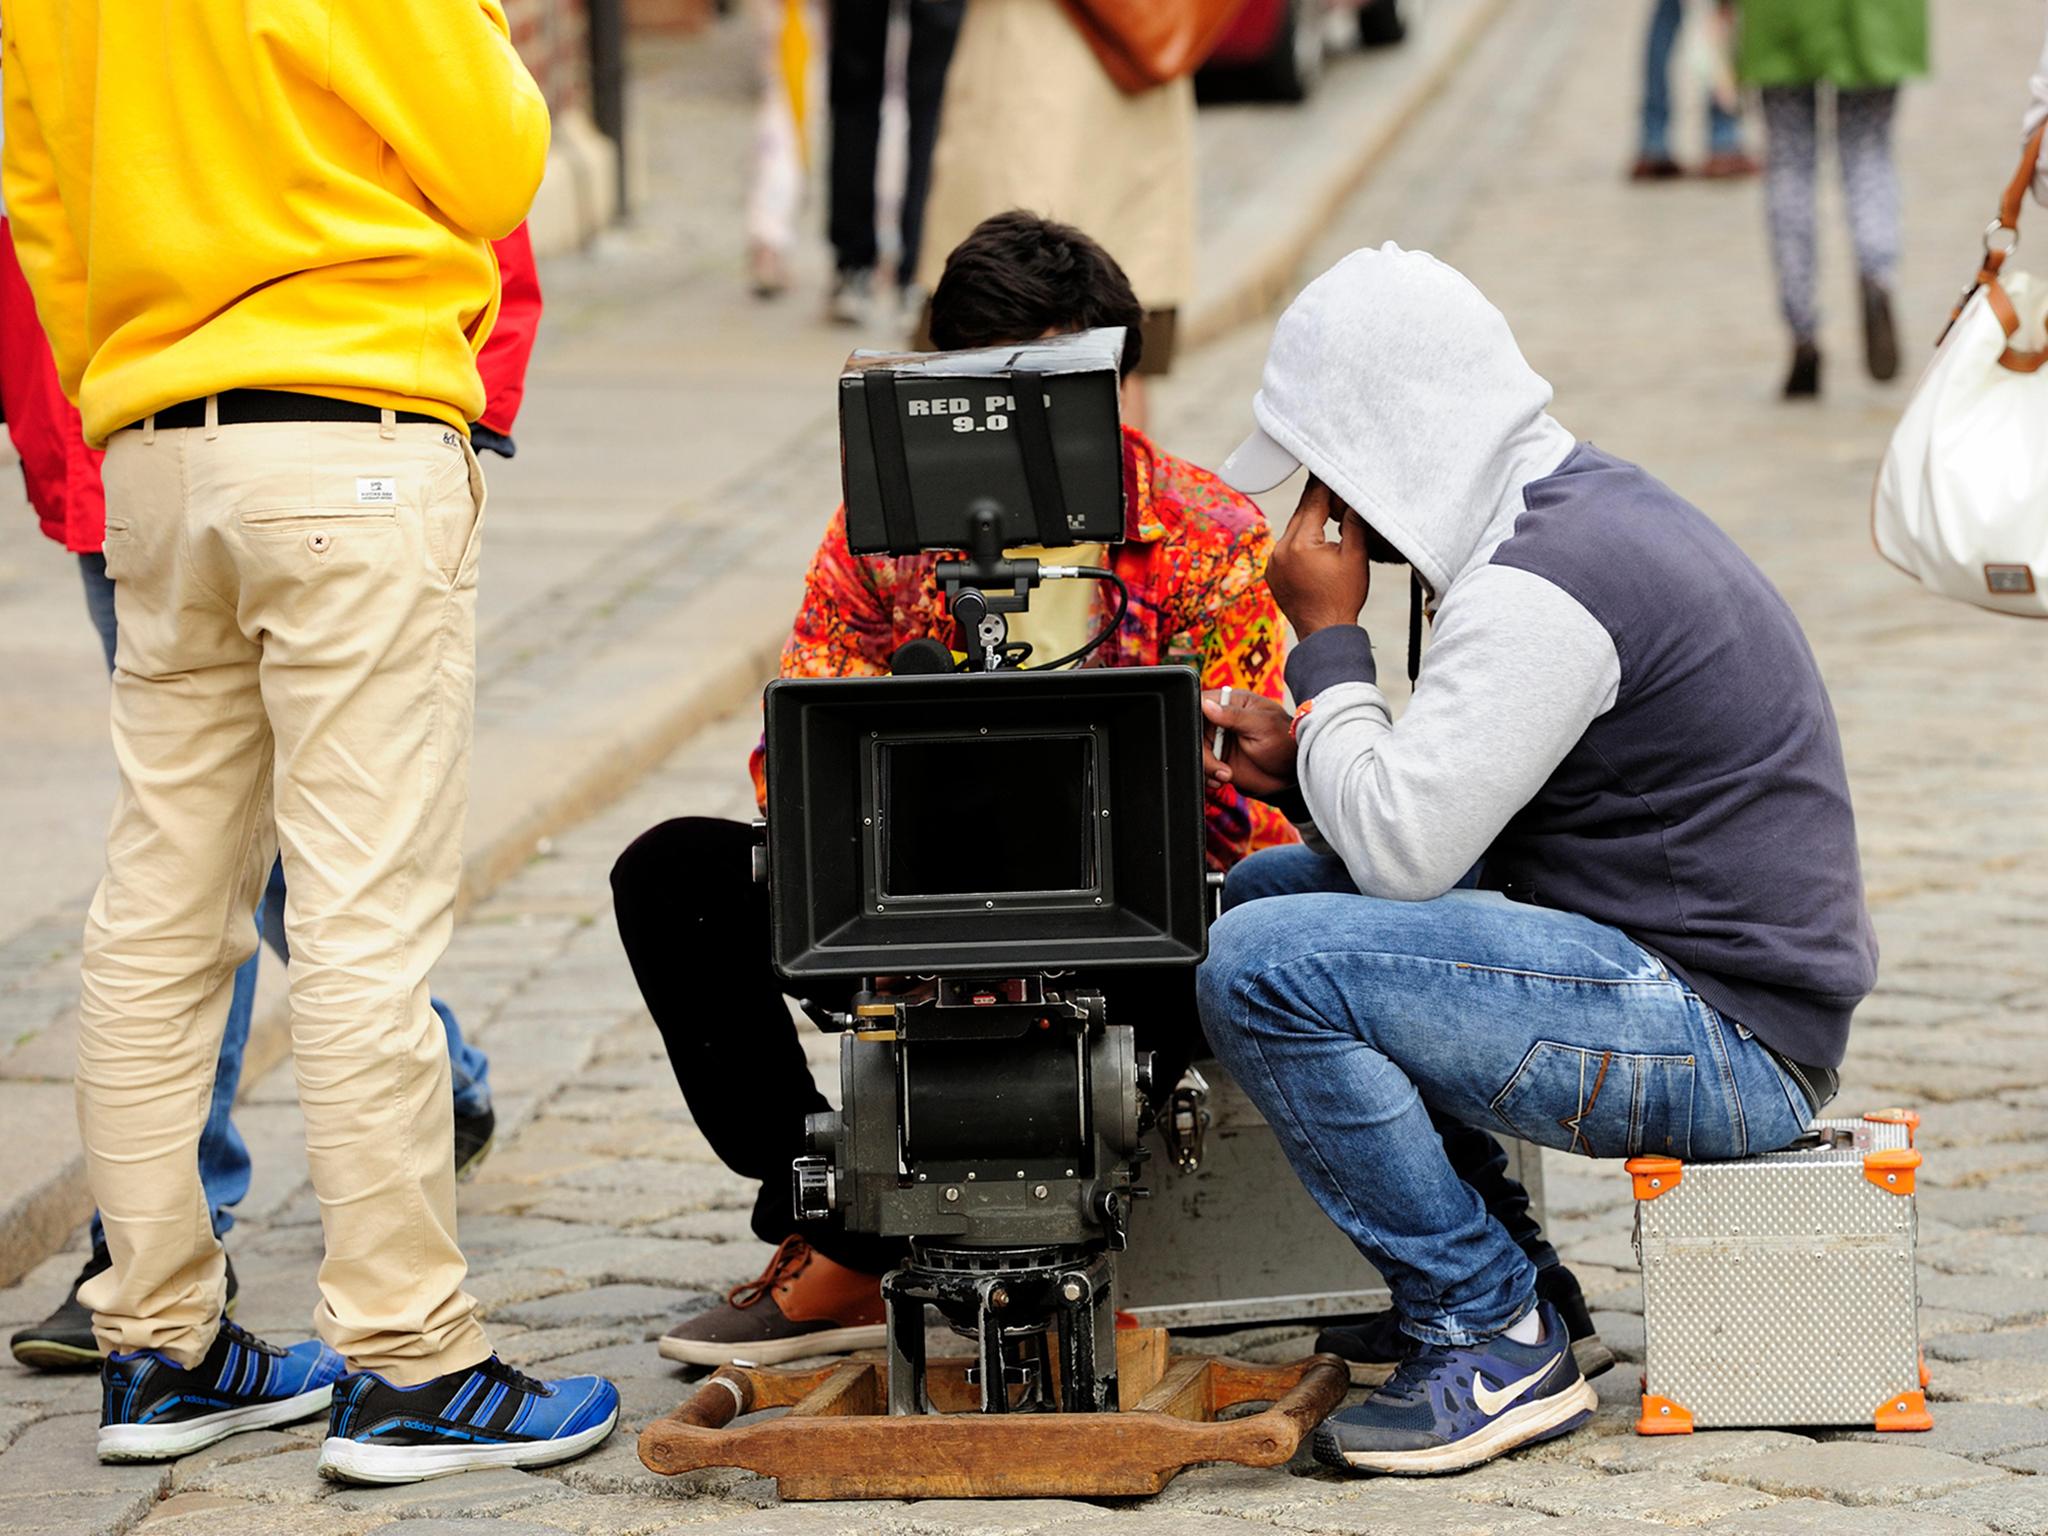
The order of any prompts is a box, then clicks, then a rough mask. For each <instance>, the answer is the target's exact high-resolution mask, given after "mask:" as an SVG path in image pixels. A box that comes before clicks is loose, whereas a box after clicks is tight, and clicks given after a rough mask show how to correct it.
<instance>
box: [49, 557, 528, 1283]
mask: <svg viewBox="0 0 2048 1536" xmlns="http://www.w3.org/2000/svg"><path fill="white" fill-rule="evenodd" d="M78 568H79V575H80V577H81V578H82V579H83V580H84V583H85V608H86V612H87V613H88V614H89V615H91V617H92V622H93V628H94V630H96V631H97V632H98V634H99V637H100V647H101V649H102V650H104V651H105V652H106V657H107V670H108V671H110V672H111V671H112V670H113V668H114V652H115V648H116V642H117V640H118V639H119V633H120V631H119V627H118V625H117V624H116V622H115V618H114V583H113V582H112V581H110V580H109V579H108V578H107V561H106V556H104V555H98V554H83V555H80V556H79V557H78ZM256 924H257V931H258V932H259V933H260V934H261V935H262V936H263V937H264V938H266V939H268V940H269V941H270V947H271V948H272V949H274V950H276V951H277V953H278V956H279V958H281V959H286V960H289V959H290V955H289V953H288V952H287V950H286V948H285V942H284V865H283V864H282V863H277V864H273V865H272V866H271V869H270V886H269V889H268V890H267V891H265V893H264V898H263V906H262V908H261V909H259V910H258V912H257V913H256ZM262 953H263V952H262V950H261V949H258V950H257V952H256V953H255V954H252V955H250V956H249V958H248V959H247V960H244V961H243V962H242V964H241V967H240V969H238V970H237V971H236V972H235V984H234V990H233V992H232V993H231V994H230V995H229V999H228V1018H227V1025H226V1027H225V1028H224V1029H223V1030H222V1031H221V1037H220V1056H219V1058H218V1059H217V1060H216V1062H215V1064H214V1069H213V1099H212V1101H211V1103H210V1105H209V1106H208V1109H207V1112H206V1125H205V1127H204V1128H203V1129H202V1130H201V1131H200V1133H199V1182H200V1185H201V1186H202V1187H203V1188H204V1189H205V1191H206V1205H207V1209H208V1211H209V1212H210V1213H211V1215H212V1218H213V1235H214V1236H215V1237H225V1236H227V1234H228V1230H229V1229H230V1228H231V1227H233V1226H234V1224H235V1213H234V1207H235V1206H237V1205H239V1204H241V1202H242V1200H243V1198H244V1197H245V1196H246V1195H247V1194H248V1193H249V1179H250V1175H251V1172H252V1165H251V1163H250V1160H249V1145H248V1143H247V1142H245V1141H243V1140H242V1133H241V1132H240V1131H238V1130H237V1129H235V1122H234V1107H235V1094H236V1093H237V1092H238V1091H239V1089H240V1088H241V1084H242V1058H243V1056H244V1054H245V1053H246V1052H247V1050H248V1046H249V1020H250V1017H251V1015H252V1014H254V1012H255V1010H256V967H257V964H258V962H259V961H260V960H261V958H262ZM433 1003H434V1012H435V1013H436V1014H438V1015H439V1016H440V1019H441V1027H442V1028H443V1029H444V1030H445V1031H446V1032H447V1035H448V1066H449V1072H450V1075H451V1076H452V1078H453V1080H454V1084H455V1113H456V1114H458V1115H480V1114H482V1113H483V1112H484V1111H485V1110H487V1109H489V1108H490V1107H491V1083H490V1062H489V1061H488V1060H487V1059H486V1058H485V1056H484V1053H483V1052H482V1051H480V1050H478V1049H477V1048H476V1047H475V1046H473V1045H471V1044H469V1043H468V1042H467V1041H466V1040H464V1039H463V1038H462V1030H461V1027H460V1026H459V1025H457V1023H456V1022H455V1015H454V1013H453V1012H452V1011H451V1010H450V1009H449V1007H448V1005H447V1004H446V1003H444V1002H442V1001H441V1000H440V999H439V998H438V997H437V998H435V999H434V1000H433ZM92 1241H93V1244H94V1246H95V1247H97V1246H98V1245H99V1244H100V1243H101V1242H102V1241H103V1237H102V1234H101V1231H100V1216H99V1212H98V1211H94V1212H93V1216H92Z"/></svg>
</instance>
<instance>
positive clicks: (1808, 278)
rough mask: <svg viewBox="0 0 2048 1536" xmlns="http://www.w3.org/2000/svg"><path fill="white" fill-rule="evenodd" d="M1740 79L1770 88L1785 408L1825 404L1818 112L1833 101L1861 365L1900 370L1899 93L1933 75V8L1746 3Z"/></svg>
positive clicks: (1873, 372)
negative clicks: (1787, 361)
mask: <svg viewBox="0 0 2048 1536" xmlns="http://www.w3.org/2000/svg"><path fill="white" fill-rule="evenodd" d="M1741 20H1742V26H1741V38H1740V45H1739V48H1738V52H1737V61H1738V67H1739V69H1740V72H1741V75H1742V78H1743V80H1744V81H1745V82H1747V83H1748V84H1751V85H1755V86H1758V87H1760V88H1761V89H1762V94H1763V112H1764V198H1765V205H1766V208H1767V211H1768V219H1769V225H1770V235H1771V257H1772V261H1773V263H1774V264H1775V266H1776V269H1777V274H1778V304H1779V308H1780V309H1781V310H1782V311H1783V313H1784V316H1785V324H1786V326H1787V327H1788V328H1789V329H1790V330H1791V332H1792V368H1791V372H1790V373H1789V374H1788V375H1787V377H1786V380H1785V396H1786V398H1787V399H1801V398H1808V397H1811V396H1814V395H1817V394H1819V393H1820V366H1821V354H1820V339H1819V338H1820V305H1819V300H1818V298H1817V296H1816V289H1817V287H1818V278H1817V269H1818V251H1817V247H1818V232H1817V229H1816V225H1817V224H1818V210H1817V203H1818V187H1817V179H1818V161H1819V153H1820V120H1821V104H1822V101H1823V99H1824V98H1832V100H1833V102H1834V120H1835V143H1836V150H1837V152H1838V153H1839V155H1840V156H1841V161H1842V190H1843V194H1844V201H1845V202H1846V204H1847V205H1848V213H1849V238H1850V241H1851V243H1852V244H1853V245H1854V247H1855V251H1856V271H1857V275H1858V280H1859V284H1860V288H1861V299H1862V310H1863V357H1864V364H1865V366H1866V367H1867V368H1868V369H1869V371H1870V376H1871V377H1872V378H1874V379H1878V380H1885V379H1891V378H1894V377H1896V376H1897V374H1898V371H1899V342H1898V331H1897V328H1896V326H1895V324H1894V321H1893V317H1892V289H1893V287H1894V286H1895V285H1896V282H1897V278H1898V266H1899V244H1900V239H1901V233H1900V221H1901V213H1900V204H1899V172H1898V167H1897V165H1896V164H1894V162H1893V159H1892V118H1893V115H1894V112H1895V110H1896V108H1897V104H1898V95H1899V86H1900V85H1901V84H1902V83H1903V82H1904V81H1906V80H1908V79H1911V78H1912V77H1914V76H1916V75H1923V74H1925V73H1926V72H1927V4H1926V0H1743V5H1742V11H1741Z"/></svg>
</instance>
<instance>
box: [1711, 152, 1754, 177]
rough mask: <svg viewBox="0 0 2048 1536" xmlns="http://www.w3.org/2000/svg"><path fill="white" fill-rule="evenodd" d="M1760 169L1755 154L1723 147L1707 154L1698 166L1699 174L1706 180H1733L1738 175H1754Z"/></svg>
mask: <svg viewBox="0 0 2048 1536" xmlns="http://www.w3.org/2000/svg"><path fill="white" fill-rule="evenodd" d="M1762 169H1763V166H1762V165H1761V164H1760V163H1759V162H1758V160H1757V158H1756V156H1754V155H1746V154H1744V153H1743V152H1742V151H1741V150H1739V149H1724V150H1721V151H1720V152H1719V153H1717V154H1712V155H1709V156H1707V158H1706V160H1705V161H1704V162H1703V163H1702V164H1701V166H1700V175H1702V176H1704V177H1705V178H1706V179H1707V180H1708V181H1733V180H1735V179H1737V178H1738V177H1743V176H1754V175H1756V174H1757V173H1758V172H1759V171H1761V170H1762Z"/></svg>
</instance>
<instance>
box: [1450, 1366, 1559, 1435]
mask: <svg viewBox="0 0 2048 1536" xmlns="http://www.w3.org/2000/svg"><path fill="white" fill-rule="evenodd" d="M1563 1358H1564V1355H1563V1353H1562V1352H1560V1353H1558V1354H1555V1355H1552V1356H1551V1357H1550V1359H1549V1360H1548V1361H1546V1362H1545V1363H1544V1364H1542V1365H1539V1366H1538V1367H1537V1368H1536V1369H1535V1370H1533V1371H1531V1372H1530V1373H1529V1374H1528V1375H1526V1376H1524V1377H1523V1378H1522V1379H1521V1380H1520V1381H1511V1382H1509V1383H1508V1384H1507V1385H1506V1386H1504V1387H1502V1388H1501V1389H1500V1390H1499V1391H1498V1392H1496V1391H1495V1390H1494V1389H1493V1388H1492V1387H1489V1386H1488V1385H1487V1384H1486V1378H1485V1377H1484V1376H1481V1375H1480V1374H1478V1372H1476V1371H1475V1372H1474V1373H1473V1375H1472V1401H1473V1402H1475V1403H1477V1404H1478V1405H1479V1411H1480V1412H1481V1413H1483V1414H1485V1415H1486V1416H1487V1417H1488V1418H1489V1419H1490V1418H1492V1417H1494V1415H1496V1414H1498V1413H1499V1412H1500V1411H1501V1409H1503V1408H1505V1407H1507V1405H1508V1404H1509V1403H1512V1402H1513V1401H1514V1400H1515V1399H1516V1398H1518V1397H1520V1396H1521V1395H1522V1394H1523V1393H1524V1392H1526V1391H1528V1390H1529V1389H1530V1388H1531V1387H1533V1386H1535V1385H1536V1383H1537V1382H1539V1381H1541V1380H1542V1379H1543V1378H1544V1377H1546V1376H1548V1375H1549V1374H1550V1370H1551V1367H1552V1366H1554V1365H1556V1364H1557V1362H1558V1361H1560V1360H1562V1359H1563Z"/></svg>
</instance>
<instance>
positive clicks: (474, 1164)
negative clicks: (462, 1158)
mask: <svg viewBox="0 0 2048 1536" xmlns="http://www.w3.org/2000/svg"><path fill="white" fill-rule="evenodd" d="M497 1144H498V1138H497V1137H496V1136H495V1135H494V1136H492V1137H491V1138H490V1139H489V1140H488V1141H486V1142H485V1143H484V1144H483V1145H482V1146H480V1147H478V1148H477V1149H476V1150H475V1151H474V1152H472V1153H470V1155H469V1161H467V1162H465V1163H458V1164H456V1166H455V1182H456V1183H458V1184H460V1183H462V1182H463V1181H464V1180H465V1179H467V1178H468V1177H469V1176H470V1175H471V1174H473V1173H475V1172H476V1171H477V1168H478V1167H479V1166H480V1165H481V1164H482V1163H483V1160H484V1159H485V1158H487V1157H489V1156H490V1155H491V1148H493V1147H495V1146H496V1145H497Z"/></svg>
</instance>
